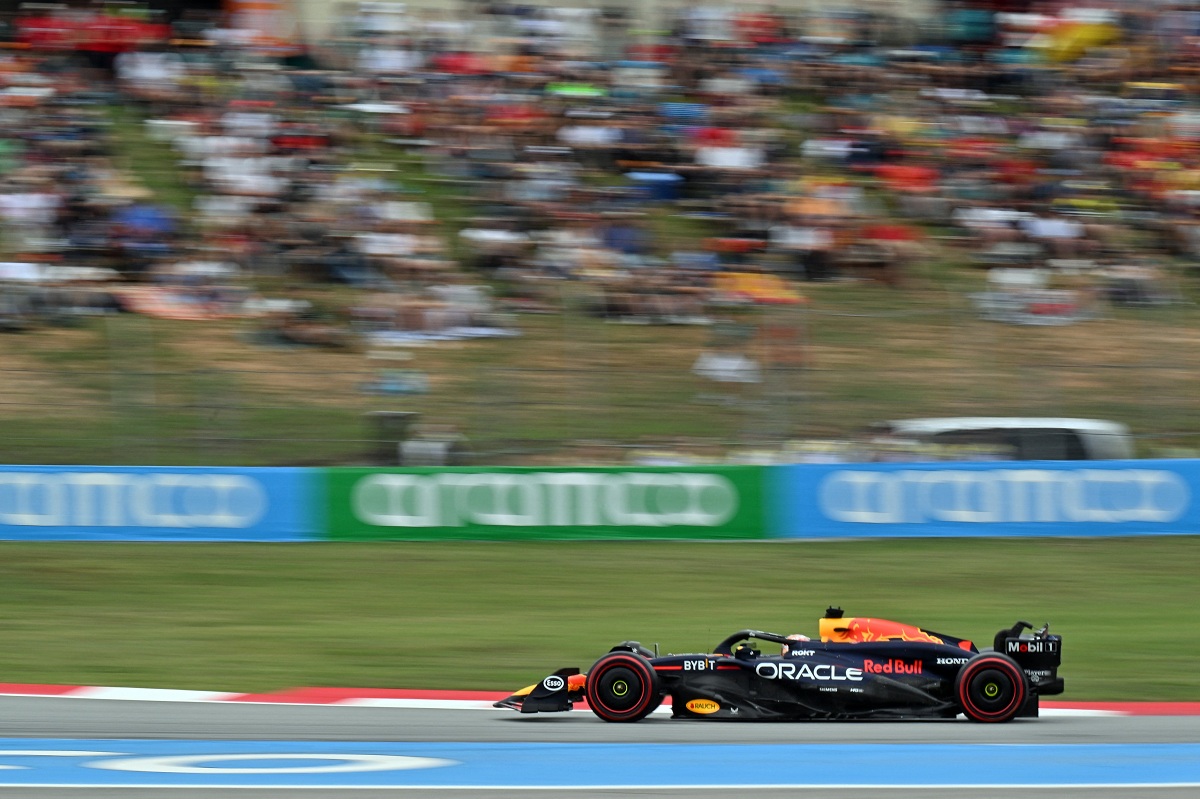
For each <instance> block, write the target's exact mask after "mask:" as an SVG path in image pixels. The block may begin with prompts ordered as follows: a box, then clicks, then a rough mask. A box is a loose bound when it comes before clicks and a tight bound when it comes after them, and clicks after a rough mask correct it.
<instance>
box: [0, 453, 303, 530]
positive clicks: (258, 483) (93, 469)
mask: <svg viewBox="0 0 1200 799" xmlns="http://www.w3.org/2000/svg"><path fill="white" fill-rule="evenodd" d="M322 490H323V489H322V482H321V480H320V478H319V474H318V472H317V471H316V470H309V469H299V468H297V469H272V468H261V469H256V468H191V467H108V466H2V467H0V539H8V540H25V541H46V540H55V541H68V540H69V541H302V540H311V539H313V538H316V537H317V536H318V534H319V533H320V532H321V531H322V530H323V524H321V526H318V521H319V517H320V518H323V510H322V508H323V505H324V501H323V498H322V497H321V496H320V492H321V491H322Z"/></svg>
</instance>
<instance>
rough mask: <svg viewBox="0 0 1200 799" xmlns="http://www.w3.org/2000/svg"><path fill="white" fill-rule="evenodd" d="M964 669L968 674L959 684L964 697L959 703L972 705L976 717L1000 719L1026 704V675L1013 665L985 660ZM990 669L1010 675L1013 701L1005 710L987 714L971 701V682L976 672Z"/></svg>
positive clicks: (961, 697) (995, 660)
mask: <svg viewBox="0 0 1200 799" xmlns="http://www.w3.org/2000/svg"><path fill="white" fill-rule="evenodd" d="M963 668H964V670H965V671H966V673H965V674H963V677H962V681H961V682H960V683H959V684H960V685H961V686H962V696H960V697H959V701H960V702H962V704H963V707H966V706H967V705H968V704H970V705H971V706H972V708H973V712H974V714H975V715H976V716H978V717H980V718H982V719H988V720H993V719H998V718H1001V717H1003V716H1004V715H1005V714H1007V713H1008V712H1009V711H1011V710H1012V709H1013V707H1014V706H1016V707H1017V708H1018V709H1019V708H1020V707H1021V705H1022V704H1024V702H1025V697H1026V695H1027V689H1026V687H1025V675H1024V673H1023V672H1022V671H1021V670H1020V669H1019V668H1014V667H1013V664H1011V663H1009V662H1008V661H1007V660H1000V659H998V658H985V659H982V660H977V661H975V662H974V663H968V664H967V665H966V666H964V667H963ZM988 668H993V669H996V670H997V671H1004V672H1006V673H1008V675H1009V678H1010V679H1011V680H1012V681H1013V688H1014V690H1013V701H1012V702H1010V703H1009V704H1008V705H1007V706H1006V707H1005V708H1004V709H1003V710H999V711H995V712H986V711H983V710H980V709H979V708H976V707H974V703H973V702H971V701H970V696H971V692H970V688H971V686H970V682H971V680H973V679H974V678H975V672H977V671H980V670H981V669H988ZM1014 672H1015V673H1014Z"/></svg>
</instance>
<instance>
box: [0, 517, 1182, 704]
mask: <svg viewBox="0 0 1200 799" xmlns="http://www.w3.org/2000/svg"><path fill="white" fill-rule="evenodd" d="M1198 564H1200V538H1194V537H1187V538H1154V539H1137V540H1133V539H1108V540H1091V539H1089V540H1083V539H1070V540H1045V539H1040V540H993V539H981V540H915V541H882V542H880V541H875V542H838V543H803V542H790V543H758V544H739V545H736V546H735V545H731V544H718V543H666V542H640V543H633V542H620V543H618V542H603V543H601V542H590V543H537V544H525V543H506V544H484V543H453V544H452V543H442V544H438V543H432V544H408V543H405V544H399V543H393V544H295V545H291V544H271V545H258V544H238V545H230V544H177V545H152V544H151V545H147V544H115V543H114V544H100V543H96V544H92V543H86V544H82V543H74V544H72V543H55V544H41V543H39V544H31V543H14V542H9V543H3V544H0V600H2V601H0V608H2V612H3V616H4V622H5V646H4V655H3V657H2V659H0V667H2V673H3V679H4V681H7V682H38V683H67V684H102V685H126V686H145V687H174V688H191V689H207V690H228V691H266V690H272V689H284V688H289V687H296V686H301V685H328V686H352V687H362V686H369V687H394V688H400V687H408V688H459V689H495V690H505V689H511V688H515V687H518V686H520V685H524V684H527V683H528V682H531V681H532V680H534V679H536V678H538V677H540V676H543V672H545V673H548V672H549V671H550V670H552V669H554V668H558V667H560V666H568V665H576V666H580V667H582V668H586V667H588V666H589V665H590V664H591V663H592V661H593V660H594V659H595V658H596V657H598V656H599V655H601V654H602V653H603V652H604V651H605V650H606V649H607V648H608V647H609V646H611V645H612V644H615V643H617V642H619V641H622V640H625V639H637V640H641V641H642V642H643V643H646V644H653V643H655V642H657V643H660V644H661V646H662V650H663V651H664V652H666V651H677V652H688V651H706V650H708V649H710V648H711V647H712V646H713V645H715V644H716V642H717V641H718V640H719V639H720V638H722V637H723V636H725V635H726V634H728V633H730V632H732V631H734V630H736V629H740V628H743V627H755V628H759V629H768V630H775V631H779V632H789V633H790V632H805V633H808V634H813V633H814V632H815V629H816V620H817V618H818V617H819V616H820V615H821V611H823V610H824V608H825V607H826V605H827V604H830V603H832V604H840V605H841V606H842V607H844V608H845V609H846V611H847V612H848V613H849V614H854V615H863V616H868V615H869V616H880V617H884V618H893V619H896V620H899V621H906V622H909V623H913V624H920V625H923V626H926V627H928V628H930V629H933V630H941V631H944V632H946V633H948V634H951V635H963V636H967V637H970V638H973V639H975V640H976V641H977V642H979V643H981V644H987V643H988V642H990V641H991V638H992V636H993V635H994V633H995V632H996V630H998V629H1000V628H1001V627H1004V626H1007V625H1010V624H1011V623H1012V622H1014V621H1015V620H1017V619H1018V618H1021V619H1025V620H1027V621H1030V622H1032V623H1034V624H1040V623H1042V622H1044V621H1047V620H1048V621H1050V622H1051V623H1052V625H1053V627H1052V629H1053V630H1054V631H1055V632H1058V633H1061V634H1062V635H1063V637H1064V663H1063V668H1062V674H1063V676H1064V677H1065V678H1066V681H1067V686H1068V689H1067V693H1066V695H1065V698H1068V699H1076V700H1085V699H1087V700H1100V699H1136V700H1152V699H1153V700H1188V699H1193V700H1194V699H1200V671H1197V669H1196V668H1195V664H1196V663H1197V662H1198V661H1200V616H1198V615H1197V613H1196V607H1197V605H1198V604H1200V584H1198V583H1197V581H1196V574H1197V566H1198Z"/></svg>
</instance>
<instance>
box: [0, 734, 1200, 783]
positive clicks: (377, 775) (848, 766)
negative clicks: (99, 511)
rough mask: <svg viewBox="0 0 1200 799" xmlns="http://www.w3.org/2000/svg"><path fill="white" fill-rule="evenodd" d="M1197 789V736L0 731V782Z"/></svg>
mask: <svg viewBox="0 0 1200 799" xmlns="http://www.w3.org/2000/svg"><path fill="white" fill-rule="evenodd" d="M35 785H36V786H46V785H56V786H85V785H86V786H109V787H152V786H155V787H163V788H167V787H181V788H182V787H212V788H215V787H234V786H238V787H281V788H301V787H317V788H334V787H338V788H368V787H396V788H403V787H425V788H449V787H460V788H528V789H531V790H532V789H539V788H551V787H567V788H573V787H593V788H605V787H607V788H614V787H620V788H663V787H680V788H683V787H709V786H729V787H739V788H753V787H788V786H795V787H798V788H799V787H819V786H839V787H845V786H871V787H925V786H928V787H947V786H963V787H968V786H977V787H993V786H1010V787H1014V788H1015V787H1021V786H1042V787H1050V786H1089V785H1095V786H1101V785H1104V786H1149V785H1155V786H1159V785H1161V786H1193V785H1194V786H1197V788H1200V744H1196V743H1181V744H1059V745H1032V744H1030V745H1026V744H1020V745H1010V744H854V745H851V744H770V745H760V744H578V743H561V744H555V743H400V742H379V743H371V742H347V741H330V742H289V741H257V742H256V741H159V740H154V741H146V740H138V741H126V740H111V739H110V740H79V739H45V738H39V739H0V787H14V786H35Z"/></svg>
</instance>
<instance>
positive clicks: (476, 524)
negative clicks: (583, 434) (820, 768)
mask: <svg viewBox="0 0 1200 799" xmlns="http://www.w3.org/2000/svg"><path fill="white" fill-rule="evenodd" d="M1197 489H1200V461H1194V460H1136V461H1094V462H1090V463H1087V464H1084V463H1080V462H1074V463H1070V462H1062V461H1057V462H1051V461H1030V462H1026V463H1021V464H1018V463H1001V462H993V463H973V464H922V465H912V466H898V465H895V464H886V465H885V464H838V465H817V464H809V465H799V466H783V467H753V466H741V467H716V468H705V467H692V468H640V469H637V468H628V469H615V468H614V469H521V468H502V469H472V468H457V469H356V468H333V469H214V468H181V467H143V468H125V467H52V466H40V467H34V466H11V467H2V468H0V539H6V540H59V541H62V540H76V541H89V540H90V541H96V540H103V541H258V542H264V541H405V540H407V541H413V540H432V541H441V540H462V539H470V540H496V541H519V540H533V539H536V540H580V539H589V540H593V539H643V540H645V539H655V540H659V539H667V540H684V539H686V540H754V539H781V538H791V539H820V538H898V537H927V536H944V537H965V536H1063V535H1066V536H1128V535H1196V534H1200V491H1198V490H1197Z"/></svg>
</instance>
